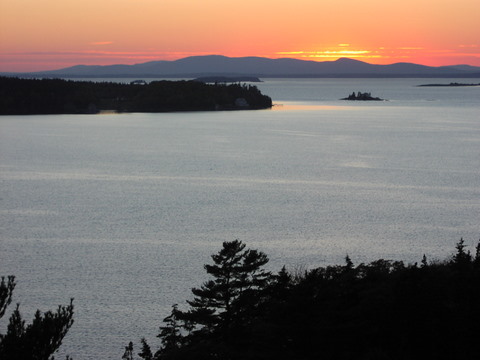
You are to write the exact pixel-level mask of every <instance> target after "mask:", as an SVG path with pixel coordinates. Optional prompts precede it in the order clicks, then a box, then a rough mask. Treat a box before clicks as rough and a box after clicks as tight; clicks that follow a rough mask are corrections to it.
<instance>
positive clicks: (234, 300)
mask: <svg viewBox="0 0 480 360" xmlns="http://www.w3.org/2000/svg"><path fill="white" fill-rule="evenodd" d="M244 248H245V245H244V244H242V243H241V242H239V241H235V242H230V243H228V242H227V243H224V244H223V249H222V250H221V251H220V252H219V253H218V254H217V255H213V256H212V259H213V260H214V265H206V266H205V269H206V270H207V272H208V273H209V274H210V275H211V276H212V277H213V280H211V281H208V282H206V283H204V284H203V285H202V287H200V288H194V289H193V290H192V292H193V294H194V300H192V301H189V302H188V304H189V305H190V309H189V310H188V311H185V312H182V311H180V310H178V307H177V306H176V305H175V306H174V308H173V311H172V314H171V315H170V316H169V317H167V318H166V319H165V323H166V325H165V326H164V327H161V332H160V334H159V337H160V338H161V339H162V346H161V348H160V350H159V351H158V352H157V353H155V354H154V355H153V357H150V356H151V355H150V354H151V352H149V353H148V354H149V355H148V356H142V357H143V358H144V359H148V360H150V359H275V360H278V359H355V360H362V359H365V360H369V359H393V360H397V359H398V360H404V359H405V360H406V359H409V360H411V359H476V358H478V357H479V355H480V350H479V349H478V346H477V345H476V344H477V342H478V338H479V336H480V309H479V304H480V266H479V265H478V264H479V261H480V260H479V257H480V255H479V252H480V250H479V249H480V242H479V245H477V247H476V254H475V257H473V256H471V255H470V252H469V251H467V250H466V245H465V243H464V241H463V239H462V240H460V242H458V243H457V245H456V250H457V252H456V253H455V254H454V255H453V256H452V258H451V259H450V260H448V261H444V262H436V263H429V262H428V261H427V258H426V256H423V259H422V262H421V266H417V264H414V265H405V264H404V263H403V262H401V261H390V260H384V259H380V260H376V261H373V262H371V263H369V264H360V265H358V266H354V264H353V262H352V261H351V259H350V258H349V257H348V256H347V257H346V263H345V265H343V266H341V265H337V266H327V267H320V268H317V269H313V270H308V271H305V272H304V273H303V274H296V276H293V275H292V274H289V273H288V272H287V271H286V269H285V268H282V269H281V271H280V272H279V273H278V274H276V275H273V274H271V273H268V272H265V271H263V270H262V269H261V268H262V266H263V265H265V263H266V262H267V261H268V258H266V256H265V255H264V254H262V253H259V252H256V251H254V250H246V251H245V250H244ZM247 254H252V255H250V256H252V258H253V259H255V261H253V262H252V264H255V265H254V268H255V270H254V271H252V270H253V268H249V267H248V266H247V263H248V261H247V258H248V255H247ZM260 274H261V276H260ZM257 275H259V278H258V279H257V278H256V276H257ZM243 281H245V283H243ZM250 291H251V292H250ZM145 344H146V343H145V342H144V340H143V345H144V347H145ZM142 353H145V352H144V351H143V352H142ZM142 353H141V354H142Z"/></svg>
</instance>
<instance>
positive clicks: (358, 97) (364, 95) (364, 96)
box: [340, 91, 385, 101]
mask: <svg viewBox="0 0 480 360" xmlns="http://www.w3.org/2000/svg"><path fill="white" fill-rule="evenodd" d="M340 100H359V101H385V100H384V99H380V98H379V97H373V96H372V94H370V93H368V92H364V93H362V92H360V91H359V92H358V93H356V94H355V92H353V93H351V94H350V95H349V96H348V97H346V98H343V99H340Z"/></svg>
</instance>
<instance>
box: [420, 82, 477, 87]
mask: <svg viewBox="0 0 480 360" xmlns="http://www.w3.org/2000/svg"><path fill="white" fill-rule="evenodd" d="M418 86H419V87H443V86H447V87H457V86H480V83H478V84H463V83H457V82H452V83H449V84H423V85H418Z"/></svg>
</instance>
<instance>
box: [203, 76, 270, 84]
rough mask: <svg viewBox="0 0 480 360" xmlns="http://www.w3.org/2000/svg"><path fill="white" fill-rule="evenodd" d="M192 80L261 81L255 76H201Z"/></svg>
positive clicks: (220, 81)
mask: <svg viewBox="0 0 480 360" xmlns="http://www.w3.org/2000/svg"><path fill="white" fill-rule="evenodd" d="M194 80H195V81H201V82H204V83H235V82H262V80H260V79H259V78H258V77H256V76H201V77H198V78H196V79H194Z"/></svg>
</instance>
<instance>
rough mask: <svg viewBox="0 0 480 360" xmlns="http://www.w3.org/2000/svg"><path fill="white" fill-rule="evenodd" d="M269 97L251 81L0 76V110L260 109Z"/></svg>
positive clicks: (268, 103)
mask: <svg viewBox="0 0 480 360" xmlns="http://www.w3.org/2000/svg"><path fill="white" fill-rule="evenodd" d="M271 106H272V100H271V98H270V97H268V96H266V95H263V94H262V93H261V92H260V91H259V90H258V88H257V87H255V86H252V85H245V84H244V85H241V84H205V83H202V82H198V81H152V82H150V83H149V84H146V83H145V84H143V83H142V84H140V83H133V84H122V83H113V82H90V81H67V80H61V79H19V78H11V77H0V114H1V115H28V114H95V113H98V112H101V111H103V110H109V111H112V110H113V111H117V112H169V111H202V110H244V109H265V108H270V107H271Z"/></svg>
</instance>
